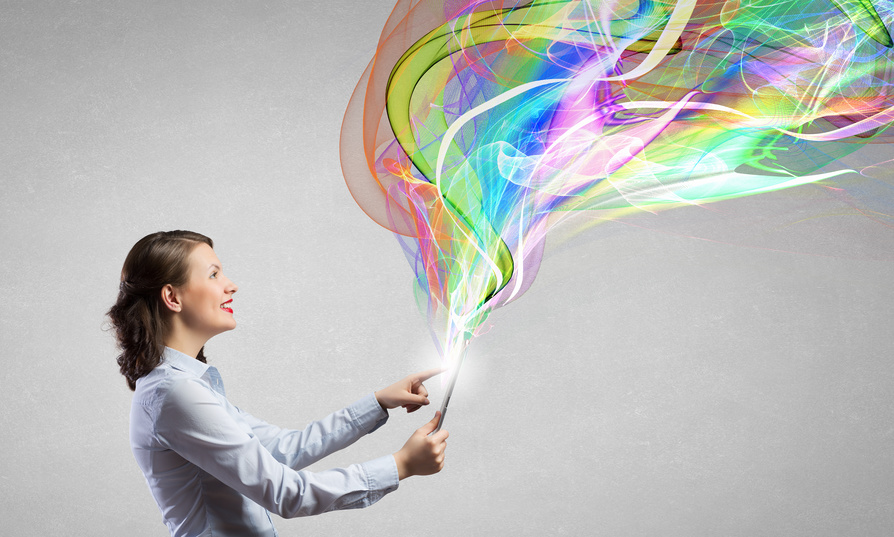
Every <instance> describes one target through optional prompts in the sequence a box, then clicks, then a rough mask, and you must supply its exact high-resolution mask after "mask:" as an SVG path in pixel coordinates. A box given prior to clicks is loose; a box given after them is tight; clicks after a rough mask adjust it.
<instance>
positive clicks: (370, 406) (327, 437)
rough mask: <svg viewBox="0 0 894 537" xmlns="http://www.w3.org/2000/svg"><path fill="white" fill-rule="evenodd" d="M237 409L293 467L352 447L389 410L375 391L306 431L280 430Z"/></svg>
mask: <svg viewBox="0 0 894 537" xmlns="http://www.w3.org/2000/svg"><path fill="white" fill-rule="evenodd" d="M234 409H235V410H236V412H238V413H239V415H240V416H241V417H242V419H244V420H245V422H246V423H248V424H249V425H250V426H251V429H252V433H253V434H254V435H255V436H256V437H257V438H258V440H259V441H260V442H261V445H262V446H264V448H265V449H266V450H267V451H269V452H270V454H271V455H273V458H274V459H276V460H277V461H279V462H280V463H282V464H285V465H286V466H288V467H289V468H292V469H293V470H300V469H302V468H305V467H307V466H310V465H311V464H313V463H315V462H317V461H318V460H320V459H322V458H323V457H326V456H328V455H330V454H332V453H335V452H336V451H338V450H340V449H344V448H346V447H348V446H350V445H351V444H353V443H354V442H356V441H357V440H358V439H359V438H360V437H362V436H364V435H366V434H369V433H371V432H373V431H375V430H376V429H378V428H379V427H381V426H382V425H384V424H385V422H386V421H388V412H386V411H385V410H384V409H383V408H382V407H381V406H380V405H379V403H378V402H377V401H376V398H375V396H374V395H373V394H369V395H367V396H366V397H364V398H362V399H360V400H358V401H355V402H354V403H353V404H351V405H350V406H348V407H347V408H343V409H341V410H338V411H336V412H333V413H332V414H329V415H328V416H326V417H325V418H323V419H321V420H317V421H314V422H312V423H310V424H309V425H308V426H307V427H305V428H304V429H303V430H293V429H281V428H279V427H277V426H276V425H271V424H269V423H267V422H265V421H263V420H261V419H258V418H256V417H254V416H252V415H251V414H249V413H248V412H245V411H243V410H240V409H238V408H235V407H234Z"/></svg>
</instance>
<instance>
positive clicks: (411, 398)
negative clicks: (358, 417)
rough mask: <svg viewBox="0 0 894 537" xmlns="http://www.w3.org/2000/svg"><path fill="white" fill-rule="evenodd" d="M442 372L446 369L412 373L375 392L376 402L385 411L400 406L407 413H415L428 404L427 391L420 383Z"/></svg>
mask: <svg viewBox="0 0 894 537" xmlns="http://www.w3.org/2000/svg"><path fill="white" fill-rule="evenodd" d="M444 371H446V369H442V368H436V369H429V370H427V371H422V372H421V373H414V374H412V375H410V376H409V377H406V378H404V379H401V380H399V381H398V382H395V383H394V384H392V385H391V386H388V387H387V388H383V389H381V390H379V391H377V392H376V400H377V401H378V402H379V404H380V405H382V408H384V409H385V410H388V409H389V408H397V407H399V406H402V407H404V408H406V409H407V412H415V411H417V410H419V409H420V408H422V406H423V405H427V404H428V403H429V400H428V390H426V389H425V386H424V385H423V384H422V383H423V382H424V381H426V380H428V379H430V378H432V377H433V376H435V375H437V374H439V373H443V372H444Z"/></svg>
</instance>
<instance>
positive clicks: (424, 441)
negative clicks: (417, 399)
mask: <svg viewBox="0 0 894 537" xmlns="http://www.w3.org/2000/svg"><path fill="white" fill-rule="evenodd" d="M440 419H441V413H440V412H435V417H434V418H433V419H432V420H431V421H430V422H428V423H426V424H425V425H423V426H422V427H420V428H419V429H416V432H415V433H413V435H412V436H411V437H410V439H409V440H407V443H406V444H404V447H402V448H400V451H398V452H397V453H395V454H394V462H395V463H397V475H398V477H399V478H400V479H405V478H407V477H410V476H413V475H431V474H436V473H438V472H440V471H441V468H443V467H444V450H445V449H446V448H447V437H448V436H449V434H448V433H447V431H446V430H444V429H441V430H440V431H438V432H436V433H435V434H433V435H431V436H429V434H430V433H431V432H432V431H434V430H435V429H436V428H437V426H438V420H440Z"/></svg>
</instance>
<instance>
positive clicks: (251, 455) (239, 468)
mask: <svg viewBox="0 0 894 537" xmlns="http://www.w3.org/2000/svg"><path fill="white" fill-rule="evenodd" d="M349 408H350V407H349ZM155 423H156V431H155V432H156V437H157V438H158V440H159V442H160V443H161V444H162V445H163V446H165V447H167V448H170V449H172V450H174V451H176V452H177V453H178V454H179V455H180V456H182V457H183V458H185V459H186V460H188V461H190V462H191V463H193V464H195V465H196V466H198V467H199V468H201V469H202V470H204V471H206V472H208V473H209V474H211V475H212V476H214V477H215V478H217V479H218V480H220V481H221V482H222V483H224V484H225V485H227V486H229V487H231V488H233V489H234V490H236V491H238V492H239V493H241V494H243V495H245V496H246V497H248V498H249V499H251V500H253V501H254V502H256V503H258V504H259V505H261V506H262V507H264V508H265V509H267V510H268V511H271V512H273V513H276V514H278V515H280V516H282V517H284V518H292V517H296V516H307V515H315V514H319V513H325V512H327V511H333V510H337V509H355V508H360V507H367V506H369V505H372V504H373V503H375V502H376V501H378V500H379V499H381V498H382V497H383V496H384V495H385V494H387V493H389V492H391V491H393V490H396V489H397V486H398V475H397V466H396V465H395V463H394V458H393V457H392V456H391V455H387V456H385V457H380V458H378V459H374V460H372V461H369V462H366V463H363V464H354V465H351V466H348V467H347V468H337V469H332V470H326V471H323V472H306V471H296V470H294V469H292V468H290V467H288V466H286V465H284V464H282V463H280V462H279V461H277V460H276V459H275V458H274V457H273V455H272V454H271V453H270V452H269V451H268V450H267V449H265V447H264V446H263V445H261V441H260V440H259V438H258V437H257V436H256V435H255V434H254V432H253V431H252V430H251V428H250V427H247V426H245V425H243V424H240V423H238V422H237V421H236V420H235V419H233V417H232V416H231V415H230V414H228V413H227V410H226V408H225V407H224V405H223V404H222V403H221V401H220V400H219V399H217V397H216V396H215V395H214V394H213V393H212V392H211V390H209V389H208V388H207V387H206V386H204V385H203V384H202V383H201V381H199V380H198V379H195V380H193V379H188V380H183V381H179V382H177V383H176V384H175V385H174V386H172V387H171V389H170V390H169V391H168V392H167V394H166V396H165V399H164V401H162V403H161V405H160V407H159V414H158V416H157V419H156V421H155Z"/></svg>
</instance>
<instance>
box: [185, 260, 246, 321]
mask: <svg viewBox="0 0 894 537" xmlns="http://www.w3.org/2000/svg"><path fill="white" fill-rule="evenodd" d="M238 289H239V288H238V287H237V286H236V284H235V283H233V282H232V281H230V279H229V278H227V277H226V276H224V274H223V269H222V268H221V263H220V260H219V259H218V258H217V255H215V253H214V250H212V249H211V247H210V246H208V245H207V244H199V245H198V246H196V247H195V248H194V249H193V251H192V253H191V254H190V255H189V281H188V282H187V283H186V285H185V286H183V287H181V288H180V302H181V311H180V313H181V318H182V319H183V321H184V323H185V324H186V326H187V327H188V328H189V329H190V330H191V331H194V332H195V333H196V334H199V335H201V336H202V337H206V338H211V337H213V336H215V335H217V334H220V333H221V332H226V331H227V330H232V329H234V328H236V319H235V318H234V317H233V304H232V301H233V293H235V292H236V291H237V290H238Z"/></svg>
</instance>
